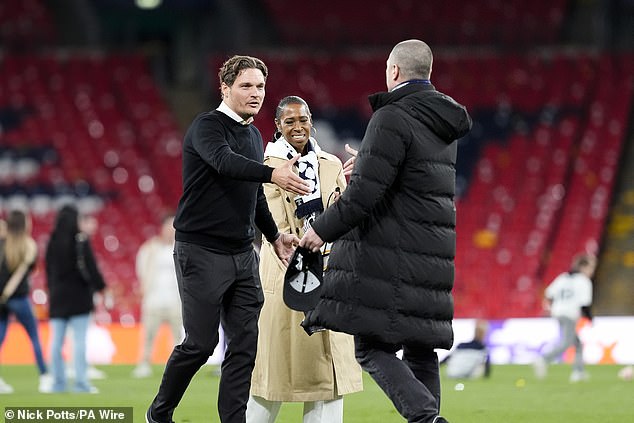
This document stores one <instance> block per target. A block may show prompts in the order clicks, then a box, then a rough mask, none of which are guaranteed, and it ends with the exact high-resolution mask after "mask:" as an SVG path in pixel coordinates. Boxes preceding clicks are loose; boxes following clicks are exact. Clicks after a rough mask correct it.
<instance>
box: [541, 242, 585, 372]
mask: <svg viewBox="0 0 634 423" xmlns="http://www.w3.org/2000/svg"><path fill="white" fill-rule="evenodd" d="M596 267H597V260H596V258H595V257H594V256H592V255H589V254H580V255H578V256H576V257H575V258H574V259H573V261H572V265H571V267H570V270H569V271H568V272H565V273H562V274H561V275H559V276H557V277H556V278H555V280H553V281H552V282H551V283H550V285H548V287H547V288H546V291H545V292H544V297H545V304H544V308H545V309H546V310H549V311H550V315H551V317H554V318H555V319H557V322H558V323H559V333H560V338H559V341H558V343H557V344H556V345H555V346H554V347H553V348H552V349H551V350H550V351H548V352H547V353H546V354H544V355H541V356H539V357H537V359H536V360H535V362H534V363H533V368H534V371H535V376H536V377H537V378H538V379H543V378H545V377H546V375H547V373H548V364H549V363H550V362H551V361H554V360H555V359H556V358H557V357H559V356H561V354H563V352H564V351H566V350H567V349H568V348H569V347H571V346H574V347H575V358H574V363H573V365H572V373H571V374H570V382H579V381H582V380H587V379H588V377H589V376H588V374H587V373H586V371H585V367H584V363H583V344H582V343H581V340H580V339H579V336H578V334H577V321H578V320H579V318H580V317H582V316H583V317H585V318H587V319H588V320H590V321H592V311H591V306H592V280H591V279H592V276H593V275H594V271H595V269H596Z"/></svg>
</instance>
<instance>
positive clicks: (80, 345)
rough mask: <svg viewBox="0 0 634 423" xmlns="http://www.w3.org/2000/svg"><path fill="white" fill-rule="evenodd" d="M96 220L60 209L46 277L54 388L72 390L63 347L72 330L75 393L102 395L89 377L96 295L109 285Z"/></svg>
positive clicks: (67, 208) (71, 207) (67, 207)
mask: <svg viewBox="0 0 634 423" xmlns="http://www.w3.org/2000/svg"><path fill="white" fill-rule="evenodd" d="M95 225H96V220H95V219H94V218H92V217H90V216H80V214H79V212H78V210H77V208H76V207H75V206H74V205H65V206H63V207H62V208H61V209H60V210H59V212H58V213H57V217H56V219H55V224H54V227H53V232H52V233H51V237H50V239H49V242H48V246H47V248H46V279H47V284H48V290H49V317H50V326H51V367H52V370H53V392H64V391H66V390H67V382H66V371H65V367H66V366H65V363H64V357H63V356H62V348H63V345H64V340H65V338H66V330H67V328H69V327H70V329H71V330H72V333H73V354H72V356H73V362H74V367H75V385H74V387H73V391H74V392H85V393H97V392H98V390H97V388H96V387H94V386H92V385H91V383H90V381H89V378H88V363H87V358H86V337H87V331H88V325H89V323H90V313H91V312H92V311H93V310H94V299H93V297H94V294H95V293H98V292H102V291H104V290H105V288H106V284H105V282H104V279H103V277H102V275H101V272H100V271H99V268H98V266H97V261H96V260H95V256H94V254H93V251H92V247H91V245H90V238H89V234H90V233H93V232H94V226H95Z"/></svg>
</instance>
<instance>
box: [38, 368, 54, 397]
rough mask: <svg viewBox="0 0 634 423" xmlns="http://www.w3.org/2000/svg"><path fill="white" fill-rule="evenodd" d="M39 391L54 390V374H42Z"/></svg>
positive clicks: (44, 392) (45, 392)
mask: <svg viewBox="0 0 634 423" xmlns="http://www.w3.org/2000/svg"><path fill="white" fill-rule="evenodd" d="M38 391H40V392H41V393H42V394H50V393H51V392H53V376H51V375H50V374H48V373H44V374H43V375H40V386H39V387H38Z"/></svg>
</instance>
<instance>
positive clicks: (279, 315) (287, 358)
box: [246, 96, 363, 423]
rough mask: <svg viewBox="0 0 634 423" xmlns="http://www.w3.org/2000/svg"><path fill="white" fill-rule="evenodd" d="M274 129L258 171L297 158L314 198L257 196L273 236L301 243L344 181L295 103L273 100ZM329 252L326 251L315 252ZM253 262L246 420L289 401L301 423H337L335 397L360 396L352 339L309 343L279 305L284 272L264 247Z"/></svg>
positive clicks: (267, 418) (274, 191)
mask: <svg viewBox="0 0 634 423" xmlns="http://www.w3.org/2000/svg"><path fill="white" fill-rule="evenodd" d="M275 126H276V128H277V132H276V134H275V136H274V142H270V143H268V145H267V146H266V150H265V152H264V164H266V165H269V166H271V167H274V168H277V167H280V166H283V165H284V164H286V163H287V162H288V161H289V160H292V159H293V157H295V156H296V155H297V154H301V157H300V159H299V160H298V162H297V163H298V166H299V168H300V173H299V174H300V175H303V177H304V178H305V179H306V180H307V181H309V182H310V183H311V186H312V187H313V191H312V192H311V193H310V194H308V195H305V196H300V195H295V194H294V193H292V192H288V191H286V190H284V189H282V188H280V187H278V186H277V185H273V184H264V194H265V195H266V199H267V201H268V205H269V209H270V210H271V214H272V215H273V219H275V222H276V223H277V227H278V229H279V230H280V231H282V232H286V233H293V234H297V235H298V236H301V235H302V234H303V233H304V231H305V230H306V229H307V228H309V227H310V222H312V221H313V220H314V218H315V216H317V215H318V214H319V213H321V212H322V211H323V210H324V208H326V207H328V206H329V205H331V204H333V203H334V202H335V201H337V198H338V197H339V193H340V192H341V191H343V190H344V189H345V187H346V180H345V177H344V175H343V168H342V165H341V161H340V160H339V159H338V158H337V157H336V156H334V155H332V154H329V153H326V152H325V151H323V150H322V149H321V148H320V147H319V145H318V144H317V142H316V140H315V139H314V138H312V137H311V136H310V135H311V130H312V129H313V124H312V118H311V114H310V110H309V107H308V104H307V103H306V102H305V101H304V100H303V99H302V98H300V97H296V96H289V97H285V98H283V99H282V100H281V101H280V103H279V105H278V106H277V109H276V113H275ZM303 169H306V170H307V171H306V172H302V171H301V170H303ZM327 248H329V246H327ZM328 253H329V251H328V249H325V250H324V251H322V254H325V255H326V254H328ZM324 259H326V257H324ZM260 260H261V262H260V279H261V280H262V289H263V290H264V306H263V307H262V311H261V313H260V319H259V329H260V334H259V337H258V353H257V356H256V360H255V368H254V370H253V377H252V379H251V396H250V398H249V402H248V404H247V414H246V421H247V423H273V422H274V421H275V419H276V418H277V415H278V413H279V410H280V406H281V404H282V402H287V401H288V402H304V419H303V421H304V423H340V422H342V421H343V396H342V395H344V394H349V393H353V392H358V391H361V390H362V389H363V382H362V377H361V368H360V367H359V365H358V364H357V362H356V361H355V357H354V340H353V338H352V336H350V335H347V334H343V333H337V332H331V331H322V332H319V333H317V334H315V335H314V336H312V337H309V336H308V335H307V334H306V332H305V331H304V330H303V329H302V327H301V326H300V323H301V322H302V320H303V319H304V313H303V312H299V311H295V310H291V309H290V308H288V307H287V306H286V304H285V303H284V299H283V286H284V275H285V273H286V266H285V265H284V264H283V263H282V262H281V261H280V259H279V258H278V257H277V255H276V254H275V251H274V250H273V247H272V246H271V244H270V243H269V242H267V241H266V240H263V242H262V248H261V251H260Z"/></svg>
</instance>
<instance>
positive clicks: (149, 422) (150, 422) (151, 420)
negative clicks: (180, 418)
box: [145, 405, 174, 423]
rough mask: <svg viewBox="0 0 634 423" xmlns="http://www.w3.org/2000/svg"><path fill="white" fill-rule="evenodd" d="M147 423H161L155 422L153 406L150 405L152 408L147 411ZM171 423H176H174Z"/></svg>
mask: <svg viewBox="0 0 634 423" xmlns="http://www.w3.org/2000/svg"><path fill="white" fill-rule="evenodd" d="M145 423H160V422H159V421H157V420H154V418H153V417H152V406H151V405H150V407H149V408H148V409H147V411H146V412H145ZM171 423H174V422H173V421H172V422H171Z"/></svg>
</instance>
